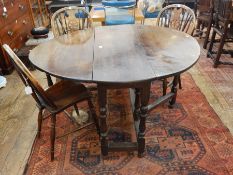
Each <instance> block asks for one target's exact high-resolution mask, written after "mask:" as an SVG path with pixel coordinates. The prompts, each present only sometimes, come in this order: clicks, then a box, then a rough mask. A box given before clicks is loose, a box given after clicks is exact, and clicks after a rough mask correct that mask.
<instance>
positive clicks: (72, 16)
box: [51, 6, 92, 37]
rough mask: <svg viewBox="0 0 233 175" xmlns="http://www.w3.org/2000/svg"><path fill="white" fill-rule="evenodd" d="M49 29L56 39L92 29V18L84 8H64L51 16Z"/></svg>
mask: <svg viewBox="0 0 233 175" xmlns="http://www.w3.org/2000/svg"><path fill="white" fill-rule="evenodd" d="M51 27H52V31H53V34H54V36H55V37H58V36H61V35H65V34H69V33H73V32H75V31H79V30H86V29H89V28H92V18H91V16H90V14H89V13H88V12H87V11H86V10H85V7H76V6H70V7H64V8H62V9H59V10H58V11H56V12H55V13H54V14H53V16H52V18H51Z"/></svg>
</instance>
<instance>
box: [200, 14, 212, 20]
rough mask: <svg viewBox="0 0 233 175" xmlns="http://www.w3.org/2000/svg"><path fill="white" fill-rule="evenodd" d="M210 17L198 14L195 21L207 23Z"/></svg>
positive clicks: (209, 15)
mask: <svg viewBox="0 0 233 175" xmlns="http://www.w3.org/2000/svg"><path fill="white" fill-rule="evenodd" d="M210 17H211V14H210V13H202V14H200V15H199V16H198V17H197V19H198V20H201V21H205V22H209V21H210Z"/></svg>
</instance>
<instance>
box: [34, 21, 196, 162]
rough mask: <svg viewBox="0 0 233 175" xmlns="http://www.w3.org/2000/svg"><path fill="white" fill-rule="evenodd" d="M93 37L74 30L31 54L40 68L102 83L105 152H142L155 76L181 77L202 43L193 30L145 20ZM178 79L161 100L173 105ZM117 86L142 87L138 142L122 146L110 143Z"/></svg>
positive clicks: (108, 28) (137, 106) (101, 31)
mask: <svg viewBox="0 0 233 175" xmlns="http://www.w3.org/2000/svg"><path fill="white" fill-rule="evenodd" d="M77 36H78V37H77ZM87 36H88V35H79V33H72V34H71V35H65V36H63V37H60V38H58V39H53V40H51V41H48V42H47V43H43V44H41V45H39V46H37V47H36V48H35V49H33V50H32V51H31V53H30V55H29V59H30V60H31V62H32V63H33V64H34V65H35V66H36V67H37V68H39V69H40V70H43V71H45V72H47V73H49V74H52V75H54V76H57V77H61V78H65V79H71V80H76V81H80V82H95V83H97V85H98V99H99V105H100V134H101V150H102V153H103V155H107V154H108V151H113V150H114V151H117V150H126V151H130V150H138V156H139V157H141V156H143V152H144V149H145V139H144V133H145V120H146V117H147V113H148V110H150V109H149V107H148V100H149V95H150V84H151V81H152V80H156V79H162V78H166V77H170V76H175V77H176V78H175V80H177V76H176V75H179V74H180V73H181V72H184V71H186V70H187V69H189V68H190V67H191V66H193V65H194V64H195V63H196V61H197V60H198V58H199V55H200V47H199V44H198V43H197V41H196V40H195V39H194V38H192V37H191V36H190V35H188V34H185V33H182V32H179V31H176V30H172V29H167V28H161V27H154V26H144V25H120V26H106V27H97V28H95V30H94V34H93V35H91V36H88V37H87ZM79 37H84V38H88V39H86V41H85V42H79V41H80V40H82V38H81V39H80V40H78V38H79ZM183 50H185V51H186V52H183ZM175 82H177V81H175ZM176 84H177V83H173V88H172V90H171V92H170V93H168V94H167V95H166V96H164V97H163V99H160V101H156V104H160V103H162V102H164V101H165V100H171V102H170V103H171V105H173V104H174V103H175V97H176ZM117 88H135V89H136V97H135V99H136V100H135V107H134V108H135V111H134V119H135V128H136V132H137V143H122V144H121V145H118V146H117V145H116V144H113V143H108V139H107V132H108V126H107V123H106V120H107V107H106V105H107V99H106V98H107V97H106V93H107V90H108V89H117ZM152 106H153V104H152ZM124 146H125V147H124Z"/></svg>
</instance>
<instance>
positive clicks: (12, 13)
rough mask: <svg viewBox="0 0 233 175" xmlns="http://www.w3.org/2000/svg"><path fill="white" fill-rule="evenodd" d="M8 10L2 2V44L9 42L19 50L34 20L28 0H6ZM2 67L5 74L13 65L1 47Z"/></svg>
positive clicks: (0, 12)
mask: <svg viewBox="0 0 233 175" xmlns="http://www.w3.org/2000/svg"><path fill="white" fill-rule="evenodd" d="M4 5H5V8H6V9H7V12H4V11H3V4H2V3H0V45H2V44H8V45H10V47H11V48H12V49H13V50H14V51H15V52H17V51H18V50H19V49H20V48H21V47H22V46H23V45H24V43H25V41H26V40H27V39H28V35H29V34H30V31H31V29H32V28H33V20H32V16H31V13H30V10H29V9H30V6H29V2H28V1H27V0H4ZM0 67H1V69H2V72H3V74H9V73H11V72H12V70H13V65H12V64H11V62H10V59H9V58H8V55H7V54H6V53H5V51H4V50H3V49H2V47H1V48H0Z"/></svg>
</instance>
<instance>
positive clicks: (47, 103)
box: [3, 44, 99, 160]
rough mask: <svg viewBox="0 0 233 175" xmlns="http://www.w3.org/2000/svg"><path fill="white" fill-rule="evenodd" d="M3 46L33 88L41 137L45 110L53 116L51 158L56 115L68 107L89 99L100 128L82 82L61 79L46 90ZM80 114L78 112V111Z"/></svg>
mask: <svg viewBox="0 0 233 175" xmlns="http://www.w3.org/2000/svg"><path fill="white" fill-rule="evenodd" d="M3 48H4V49H5V51H6V52H7V53H8V54H9V56H10V58H11V61H12V64H13V65H14V67H15V69H16V71H17V73H18V74H19V76H20V78H21V79H22V81H23V83H24V84H25V86H26V87H30V88H31V90H32V97H33V98H34V99H35V101H36V103H37V107H38V108H39V113H38V132H37V135H38V137H40V132H41V125H42V120H43V111H44V110H47V111H48V112H49V113H50V114H49V116H50V117H51V134H50V140H51V160H54V147H55V146H54V145H55V137H56V130H55V125H56V115H57V114H58V113H60V112H63V111H64V110H65V109H67V108H68V107H71V106H74V107H75V109H76V110H78V108H77V106H76V104H77V103H78V102H81V101H84V100H85V101H87V102H88V105H89V108H90V111H91V114H92V117H93V118H94V121H95V124H96V128H97V130H99V125H98V121H97V116H96V113H95V110H94V106H93V104H92V102H91V96H90V94H89V92H88V90H87V89H86V87H85V86H84V85H82V84H78V83H74V82H72V81H65V80H61V81H59V82H58V83H56V84H54V85H53V86H51V87H49V88H48V89H47V90H44V89H43V88H42V87H41V85H40V84H39V82H38V81H37V80H36V78H35V77H34V76H33V75H32V74H31V73H30V71H29V70H28V69H27V68H26V67H25V65H24V64H23V63H22V62H21V60H20V59H19V58H18V57H17V55H16V54H15V53H14V52H13V51H12V50H11V48H10V47H9V46H8V45H6V44H4V45H3ZM77 114H78V112H77Z"/></svg>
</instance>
